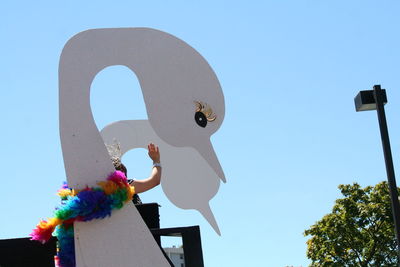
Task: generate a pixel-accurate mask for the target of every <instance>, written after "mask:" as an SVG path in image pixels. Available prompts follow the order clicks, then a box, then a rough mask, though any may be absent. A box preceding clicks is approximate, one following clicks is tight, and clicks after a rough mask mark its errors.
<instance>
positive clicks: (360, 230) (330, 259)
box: [304, 182, 399, 267]
mask: <svg viewBox="0 0 400 267" xmlns="http://www.w3.org/2000/svg"><path fill="white" fill-rule="evenodd" d="M339 189H340V191H341V193H342V194H343V196H344V197H343V198H340V199H337V200H336V202H335V205H334V206H333V209H332V212H331V213H329V214H327V215H325V216H324V217H323V218H322V219H321V220H320V221H317V222H316V223H315V224H314V225H312V226H311V227H310V228H309V229H307V230H306V231H305V232H304V235H305V236H311V238H310V239H309V240H308V241H307V257H308V258H309V259H311V260H312V263H311V265H310V266H312V267H317V266H399V260H398V258H397V243H396V237H395V233H394V223H393V217H392V210H391V202H390V195H389V188H388V185H387V183H386V182H381V183H379V184H377V185H375V186H367V187H365V188H361V187H360V185H358V184H357V183H354V184H352V185H339Z"/></svg>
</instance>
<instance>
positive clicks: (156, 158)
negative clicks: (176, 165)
mask: <svg viewBox="0 0 400 267" xmlns="http://www.w3.org/2000/svg"><path fill="white" fill-rule="evenodd" d="M147 149H148V151H149V152H148V154H149V157H150V158H151V159H152V160H153V167H152V170H151V173H150V176H149V177H148V178H147V179H144V180H134V181H133V182H132V185H133V186H134V187H135V193H136V194H139V193H143V192H146V191H147V190H150V189H152V188H153V187H156V186H157V185H159V184H160V182H161V166H160V165H159V164H160V151H159V148H158V146H156V145H155V144H153V143H150V144H149V145H148V146H147ZM155 165H156V166H155Z"/></svg>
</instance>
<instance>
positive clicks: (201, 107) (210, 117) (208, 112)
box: [194, 101, 217, 122]
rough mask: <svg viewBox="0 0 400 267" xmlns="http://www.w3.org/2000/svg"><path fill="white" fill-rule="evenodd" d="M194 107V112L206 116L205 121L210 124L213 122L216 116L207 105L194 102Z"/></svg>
mask: <svg viewBox="0 0 400 267" xmlns="http://www.w3.org/2000/svg"><path fill="white" fill-rule="evenodd" d="M194 103H195V105H196V112H201V113H203V114H204V116H206V118H207V121H209V122H212V121H215V119H216V118H217V115H215V114H214V112H213V111H212V109H211V107H210V106H209V105H208V104H207V103H203V102H200V101H194Z"/></svg>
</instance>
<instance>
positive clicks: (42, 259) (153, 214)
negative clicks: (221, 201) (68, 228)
mask: <svg viewBox="0 0 400 267" xmlns="http://www.w3.org/2000/svg"><path fill="white" fill-rule="evenodd" d="M136 207H137V209H138V211H139V213H140V215H141V216H142V218H143V220H144V221H145V223H146V225H147V227H149V229H150V231H151V232H152V234H153V236H154V239H155V240H156V242H157V243H158V245H159V246H160V249H161V250H162V248H161V236H180V237H182V242H183V251H184V257H185V266H186V267H204V263H203V252H202V248H201V238H200V228H199V226H189V227H176V228H163V229H162V228H160V214H159V206H158V204H157V203H149V204H140V205H136ZM29 239H30V238H17V239H6V240H0V267H27V266H29V267H54V255H55V254H56V242H57V240H56V238H52V239H51V240H50V241H49V242H47V243H46V244H44V245H42V244H41V243H39V242H37V241H31V240H29ZM162 251H163V253H164V256H165V257H166V258H167V259H168V261H169V263H170V264H171V266H173V265H172V262H171V261H170V260H169V258H168V257H167V255H166V254H165V252H164V250H162Z"/></svg>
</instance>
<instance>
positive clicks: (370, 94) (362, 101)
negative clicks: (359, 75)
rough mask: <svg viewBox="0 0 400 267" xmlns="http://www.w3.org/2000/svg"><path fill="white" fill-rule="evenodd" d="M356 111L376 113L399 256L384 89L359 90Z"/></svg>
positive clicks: (399, 224) (398, 212) (399, 213)
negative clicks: (372, 111)
mask: <svg viewBox="0 0 400 267" xmlns="http://www.w3.org/2000/svg"><path fill="white" fill-rule="evenodd" d="M354 103H355V106H356V111H365V110H375V109H376V111H377V113H378V121H379V129H380V132H381V140H382V147H383V155H384V157H385V164H386V174H387V179H388V184H389V192H390V198H391V201H392V213H393V220H394V226H395V231H396V237H397V251H398V254H399V256H400V204H399V195H398V192H397V185H396V178H395V175H394V167H393V159H392V151H391V149H390V141H389V133H388V128H387V123H386V115H385V107H384V104H386V103H387V97H386V91H385V90H384V89H381V86H380V85H374V89H373V90H367V91H360V92H359V93H358V95H357V96H356V97H355V98H354Z"/></svg>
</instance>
